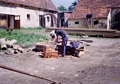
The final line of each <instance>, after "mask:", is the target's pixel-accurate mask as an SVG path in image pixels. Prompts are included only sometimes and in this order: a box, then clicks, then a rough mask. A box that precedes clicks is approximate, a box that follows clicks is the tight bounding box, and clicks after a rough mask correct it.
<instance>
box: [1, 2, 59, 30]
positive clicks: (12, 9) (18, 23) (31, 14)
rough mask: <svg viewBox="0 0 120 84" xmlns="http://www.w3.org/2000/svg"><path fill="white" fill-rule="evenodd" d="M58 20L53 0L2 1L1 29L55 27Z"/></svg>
mask: <svg viewBox="0 0 120 84" xmlns="http://www.w3.org/2000/svg"><path fill="white" fill-rule="evenodd" d="M36 2H37V3H36ZM56 18H57V9H56V7H55V6H54V5H53V3H52V2H51V0H49V1H48V0H34V1H32V0H31V1H30V0H24V1H23V0H1V1H0V27H1V28H8V27H10V26H12V27H13V28H20V27H25V28H27V27H40V26H41V27H44V28H45V27H54V26H56V24H55V23H56Z"/></svg>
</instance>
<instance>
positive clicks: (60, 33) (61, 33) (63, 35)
mask: <svg viewBox="0 0 120 84" xmlns="http://www.w3.org/2000/svg"><path fill="white" fill-rule="evenodd" d="M50 36H51V38H54V37H55V38H54V41H55V42H57V43H59V36H60V37H61V38H62V57H64V56H65V54H66V45H67V42H68V33H67V32H66V31H65V30H53V31H52V32H51V33H50Z"/></svg>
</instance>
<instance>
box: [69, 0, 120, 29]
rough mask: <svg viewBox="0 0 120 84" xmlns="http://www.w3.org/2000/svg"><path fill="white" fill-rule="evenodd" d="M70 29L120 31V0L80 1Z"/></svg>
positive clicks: (71, 20)
mask: <svg viewBox="0 0 120 84" xmlns="http://www.w3.org/2000/svg"><path fill="white" fill-rule="evenodd" d="M68 27H70V28H96V29H117V30H120V0H80V1H79V3H78V4H77V6H76V8H75V9H74V11H73V13H72V14H71V15H70V17H69V20H68Z"/></svg>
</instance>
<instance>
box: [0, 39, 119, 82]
mask: <svg viewBox="0 0 120 84" xmlns="http://www.w3.org/2000/svg"><path fill="white" fill-rule="evenodd" d="M86 39H90V40H93V43H88V44H89V45H90V46H85V52H84V54H83V55H81V56H80V58H77V57H74V56H65V57H60V58H58V59H56V58H49V59H43V58H41V57H40V56H39V55H38V53H37V52H34V51H31V52H25V53H19V54H15V55H6V54H3V53H1V55H0V64H2V65H5V66H9V67H12V68H15V69H18V70H22V71H25V72H28V73H31V74H35V75H37V76H42V77H45V78H49V79H52V80H55V81H58V82H60V83H61V84H120V39H119V38H86ZM34 47H35V46H33V47H32V48H34ZM32 48H31V49H32ZM0 84H51V82H49V81H46V80H43V79H38V78H35V77H31V76H27V75H24V74H20V73H17V72H13V71H10V70H6V69H3V68H0Z"/></svg>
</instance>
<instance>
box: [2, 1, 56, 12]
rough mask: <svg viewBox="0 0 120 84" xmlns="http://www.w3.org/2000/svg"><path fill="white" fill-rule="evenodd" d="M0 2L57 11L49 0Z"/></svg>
mask: <svg viewBox="0 0 120 84" xmlns="http://www.w3.org/2000/svg"><path fill="white" fill-rule="evenodd" d="M0 2H6V3H13V4H20V5H25V6H30V7H35V8H42V9H47V10H52V11H57V8H56V7H55V5H54V4H53V3H52V1H51V0H0Z"/></svg>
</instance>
